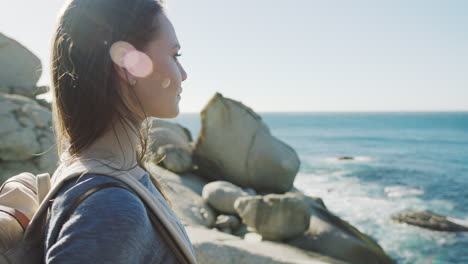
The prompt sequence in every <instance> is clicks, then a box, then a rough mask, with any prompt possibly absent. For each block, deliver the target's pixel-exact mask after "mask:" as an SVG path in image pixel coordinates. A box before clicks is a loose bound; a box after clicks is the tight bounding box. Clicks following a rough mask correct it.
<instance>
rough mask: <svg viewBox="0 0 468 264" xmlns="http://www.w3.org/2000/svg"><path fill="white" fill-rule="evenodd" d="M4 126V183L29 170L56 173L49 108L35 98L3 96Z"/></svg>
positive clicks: (0, 161)
mask: <svg viewBox="0 0 468 264" xmlns="http://www.w3.org/2000/svg"><path fill="white" fill-rule="evenodd" d="M0 124H2V125H1V126H0V182H3V181H4V180H6V179H7V178H9V177H11V176H13V175H15V174H18V173H21V172H25V171H27V172H30V173H33V174H37V173H43V172H48V173H50V174H52V173H53V172H54V171H55V168H56V166H57V161H58V157H57V151H56V147H55V137H54V133H53V130H52V114H51V113H50V111H49V110H48V109H46V108H44V107H42V106H40V105H39V104H38V103H37V102H36V101H34V100H33V99H30V98H27V97H24V96H21V95H14V94H5V93H0Z"/></svg>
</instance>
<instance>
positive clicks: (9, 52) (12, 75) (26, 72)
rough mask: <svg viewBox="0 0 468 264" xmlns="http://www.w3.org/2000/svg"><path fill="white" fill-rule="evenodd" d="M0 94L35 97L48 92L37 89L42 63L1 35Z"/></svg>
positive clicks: (21, 46) (18, 44)
mask: <svg viewBox="0 0 468 264" xmlns="http://www.w3.org/2000/svg"><path fill="white" fill-rule="evenodd" d="M0 69H1V71H0V92H3V93H10V94H20V95H23V96H27V97H31V98H33V97H35V96H36V95H38V94H41V93H44V92H46V87H36V83H37V81H38V80H39V78H40V77H41V74H42V66H41V61H40V60H39V58H38V57H36V56H35V55H34V54H33V53H32V52H31V51H29V50H28V49H27V48H25V47H24V46H23V45H21V44H20V43H18V42H17V41H16V40H14V39H11V38H9V37H7V36H5V35H4V34H2V33H0Z"/></svg>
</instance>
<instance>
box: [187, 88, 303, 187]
mask: <svg viewBox="0 0 468 264" xmlns="http://www.w3.org/2000/svg"><path fill="white" fill-rule="evenodd" d="M201 120H202V129H201V132H200V134H199V136H198V138H197V140H196V142H195V145H194V160H195V163H196V164H197V165H198V167H199V172H198V173H199V174H200V175H202V176H204V177H207V178H208V179H210V180H227V181H229V182H232V183H234V184H236V185H239V186H241V187H252V188H254V189H255V190H257V191H265V192H276V193H283V192H285V191H288V190H289V189H291V187H292V185H293V182H294V179H295V177H296V174H297V172H298V170H299V166H300V161H299V157H298V156H297V153H296V151H295V150H294V149H293V148H291V147H290V146H288V145H287V144H285V143H284V142H282V141H281V140H279V139H277V138H276V137H274V136H273V135H271V133H270V130H269V128H268V127H267V126H266V124H265V123H263V121H262V119H261V117H260V116H259V115H257V114H256V113H255V112H253V111H252V109H250V108H248V107H247V106H245V105H243V104H242V103H240V102H237V101H234V100H231V99H228V98H224V97H223V96H222V95H221V94H220V93H216V94H215V96H214V97H213V98H212V99H211V100H210V101H209V102H208V104H207V105H206V106H205V108H204V109H203V110H202V112H201Z"/></svg>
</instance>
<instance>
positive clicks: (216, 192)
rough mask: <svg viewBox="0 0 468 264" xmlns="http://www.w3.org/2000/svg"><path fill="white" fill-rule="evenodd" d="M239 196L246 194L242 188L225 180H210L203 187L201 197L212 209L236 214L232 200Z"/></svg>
mask: <svg viewBox="0 0 468 264" xmlns="http://www.w3.org/2000/svg"><path fill="white" fill-rule="evenodd" d="M241 196H248V193H247V192H245V191H243V190H242V188H240V187H239V186H236V185H234V184H232V183H230V182H227V181H214V182H210V183H208V184H207V185H205V186H204V187H203V193H202V197H203V199H204V200H205V201H206V202H207V203H208V204H209V205H211V206H212V207H213V208H214V209H216V210H218V211H219V212H222V213H227V214H237V212H236V210H235V209H234V202H235V201H236V199H237V198H239V197H241Z"/></svg>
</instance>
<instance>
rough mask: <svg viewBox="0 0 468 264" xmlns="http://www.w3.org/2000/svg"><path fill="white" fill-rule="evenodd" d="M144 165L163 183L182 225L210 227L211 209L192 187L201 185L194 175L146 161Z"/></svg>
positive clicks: (211, 219) (211, 223)
mask: <svg viewBox="0 0 468 264" xmlns="http://www.w3.org/2000/svg"><path fill="white" fill-rule="evenodd" d="M145 167H146V169H147V170H148V172H150V173H151V175H154V176H155V177H156V178H157V179H158V180H159V181H160V182H161V183H162V185H163V187H165V188H164V191H165V193H166V194H167V196H168V198H169V200H170V201H171V203H172V205H173V206H172V210H173V211H174V213H175V214H176V216H177V217H178V218H179V219H180V221H181V222H182V223H183V224H184V225H192V226H206V227H212V226H213V225H214V221H215V213H214V212H213V209H211V207H210V206H209V205H208V204H206V203H205V202H204V201H203V198H202V197H201V196H200V194H198V193H197V192H196V191H194V190H193V189H199V188H201V186H198V187H197V186H196V185H198V184H200V183H199V182H197V180H194V179H196V176H194V175H192V176H190V177H188V176H187V175H184V176H180V175H177V174H175V173H173V172H171V171H169V170H166V169H164V168H162V167H160V166H158V165H156V164H154V163H151V162H146V163H145Z"/></svg>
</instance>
